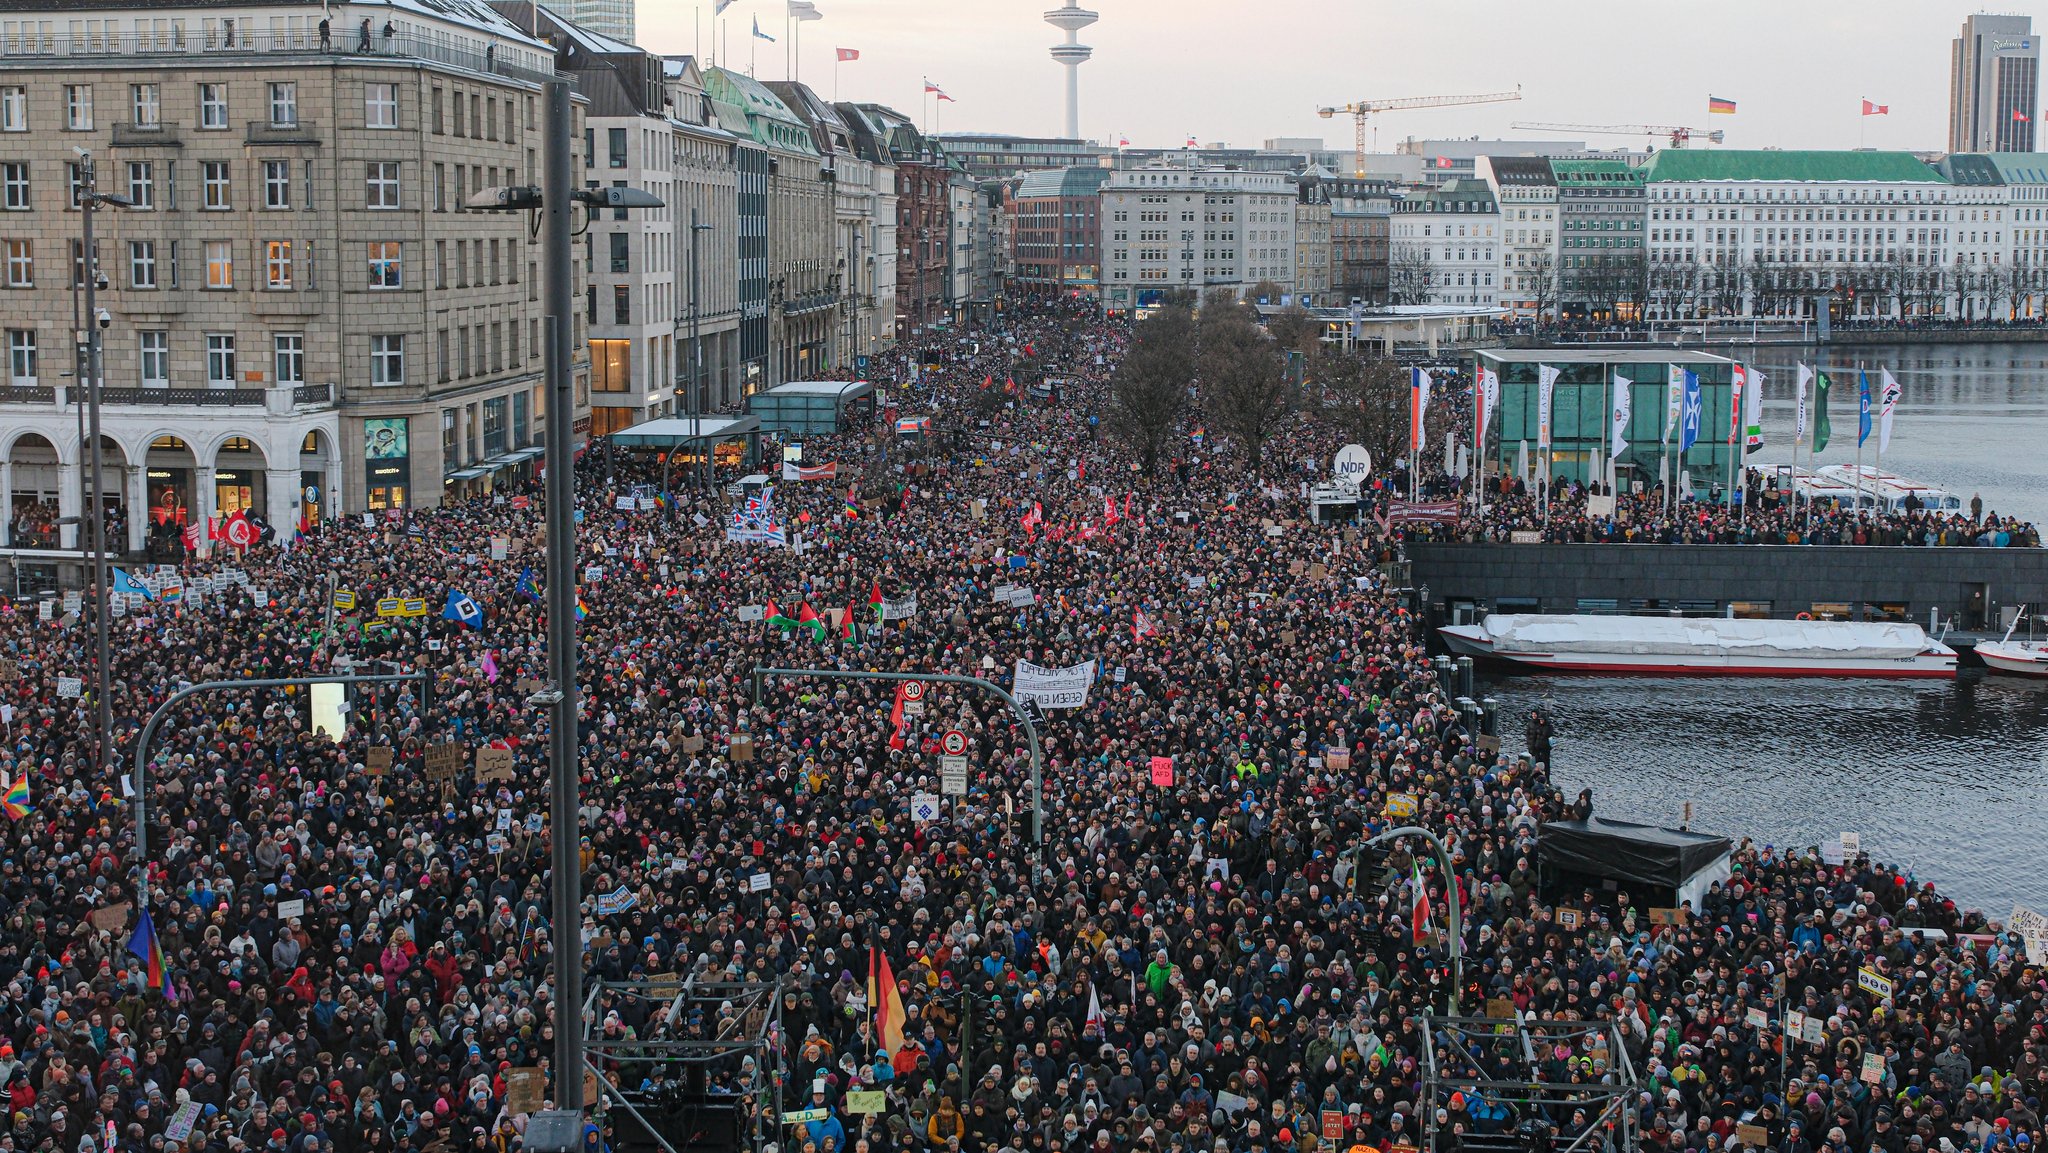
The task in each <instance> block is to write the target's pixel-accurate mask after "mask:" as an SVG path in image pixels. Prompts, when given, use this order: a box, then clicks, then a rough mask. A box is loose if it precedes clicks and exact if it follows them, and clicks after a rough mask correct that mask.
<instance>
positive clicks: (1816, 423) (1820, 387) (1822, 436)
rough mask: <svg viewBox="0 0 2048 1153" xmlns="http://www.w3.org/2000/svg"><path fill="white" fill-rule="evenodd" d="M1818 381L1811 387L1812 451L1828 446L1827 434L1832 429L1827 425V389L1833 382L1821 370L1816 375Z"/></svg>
mask: <svg viewBox="0 0 2048 1153" xmlns="http://www.w3.org/2000/svg"><path fill="white" fill-rule="evenodd" d="M1817 379H1818V380H1819V383H1818V384H1816V385H1814V388H1813V451H1815V452H1819V451H1821V450H1822V449H1824V448H1826V447H1827V446H1828V435H1829V434H1830V433H1831V432H1833V431H1834V430H1833V429H1832V428H1830V427H1829V425H1828V389H1829V388H1830V387H1832V386H1833V384H1834V382H1833V381H1830V380H1829V379H1828V374H1827V373H1825V372H1823V373H1820V374H1819V375H1818V377H1817Z"/></svg>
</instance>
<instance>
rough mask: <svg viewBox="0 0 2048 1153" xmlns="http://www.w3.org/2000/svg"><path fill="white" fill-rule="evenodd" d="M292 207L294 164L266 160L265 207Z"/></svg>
mask: <svg viewBox="0 0 2048 1153" xmlns="http://www.w3.org/2000/svg"><path fill="white" fill-rule="evenodd" d="M291 206H292V162H291V161H289V160H266V161H264V162H263V207H265V208H290V207H291Z"/></svg>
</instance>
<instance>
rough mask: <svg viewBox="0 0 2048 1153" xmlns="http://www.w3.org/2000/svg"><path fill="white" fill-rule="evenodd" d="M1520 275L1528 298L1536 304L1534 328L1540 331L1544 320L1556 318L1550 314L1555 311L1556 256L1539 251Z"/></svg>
mask: <svg viewBox="0 0 2048 1153" xmlns="http://www.w3.org/2000/svg"><path fill="white" fill-rule="evenodd" d="M1520 275H1521V276H1522V277H1523V278H1524V279H1523V282H1522V283H1523V284H1524V285H1525V286H1526V291H1527V293H1528V296H1529V299H1530V300H1531V301H1533V302H1534V303H1535V305H1536V330H1537V331H1538V332H1541V331H1542V330H1543V326H1544V324H1545V323H1546V322H1548V321H1552V320H1555V319H1557V318H1556V317H1555V316H1554V315H1552V314H1553V313H1555V312H1556V311H1557V258H1556V257H1555V256H1552V255H1551V254H1549V253H1548V252H1539V253H1537V254H1536V256H1535V257H1534V258H1533V259H1531V260H1530V261H1529V268H1528V270H1527V271H1526V272H1522V273H1521V274H1520Z"/></svg>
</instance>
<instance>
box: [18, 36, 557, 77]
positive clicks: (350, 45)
mask: <svg viewBox="0 0 2048 1153" xmlns="http://www.w3.org/2000/svg"><path fill="white" fill-rule="evenodd" d="M436 31H438V30H436ZM450 39H456V38H455V37H450ZM460 40H461V42H460V43H443V42H439V41H437V40H435V39H434V38H433V34H432V33H430V34H429V35H426V36H416V35H413V34H410V33H407V32H401V31H397V30H395V29H394V31H393V33H392V35H390V36H386V35H384V34H383V30H382V28H381V27H380V26H377V25H372V26H371V30H370V31H369V33H368V34H367V35H365V34H364V32H363V30H362V29H361V27H360V26H358V27H357V28H354V29H344V28H336V29H335V30H334V34H333V36H332V37H331V39H330V40H329V42H328V43H324V44H323V43H322V42H321V39H320V36H319V34H318V33H317V32H316V31H315V30H314V29H312V28H299V29H295V30H290V31H285V32H275V33H274V32H269V31H254V30H251V29H247V28H244V27H243V26H242V25H240V24H237V23H235V22H234V21H233V20H231V19H223V20H220V21H218V22H209V25H208V26H203V27H200V28H197V29H186V28H175V29H166V30H163V31H160V32H120V33H109V34H105V35H91V34H88V35H83V36H70V35H58V34H52V35H39V34H37V33H35V32H33V31H31V32H27V33H23V32H7V33H5V34H0V66H4V65H7V64H20V63H27V62H31V61H38V60H48V59H51V58H54V57H78V56H187V57H197V58H205V57H220V56H241V57H246V56H273V55H281V54H301V55H304V54H315V55H326V56H365V57H373V56H391V57H398V58H400V59H407V60H428V61H432V62H434V63H437V64H446V65H450V66H452V67H455V68H463V69H467V70H468V71H471V72H483V73H490V74H494V75H498V76H504V77H507V78H508V79H512V80H522V81H526V82H528V83H533V84H539V83H544V82H546V81H549V80H566V81H568V82H569V85H570V87H571V88H572V89H573V88H575V86H576V78H575V77H574V76H572V75H569V74H567V73H561V72H555V71H552V70H550V69H548V68H546V67H545V65H546V64H547V60H546V58H545V57H544V56H543V55H542V54H540V53H535V52H530V51H527V50H524V49H509V50H498V49H497V48H495V47H490V46H486V44H485V41H484V40H483V39H481V37H477V38H471V37H461V38H460ZM471 45H474V46H475V49H474V50H472V48H471ZM508 51H509V52H515V53H520V54H521V55H522V57H523V58H524V59H525V60H527V61H529V62H530V63H531V64H533V65H539V66H540V67H532V66H529V64H528V63H521V62H519V61H508V60H506V59H505V58H504V57H505V56H506V55H507V54H508Z"/></svg>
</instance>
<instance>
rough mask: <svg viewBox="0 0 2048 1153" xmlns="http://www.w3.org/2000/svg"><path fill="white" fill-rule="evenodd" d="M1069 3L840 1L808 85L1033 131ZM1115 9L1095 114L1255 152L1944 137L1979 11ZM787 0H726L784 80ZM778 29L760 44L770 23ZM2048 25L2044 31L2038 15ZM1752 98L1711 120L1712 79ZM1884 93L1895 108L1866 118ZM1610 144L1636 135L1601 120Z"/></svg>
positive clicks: (1601, 4)
mask: <svg viewBox="0 0 2048 1153" xmlns="http://www.w3.org/2000/svg"><path fill="white" fill-rule="evenodd" d="M1063 2H1064V0H817V6H818V10H819V11H820V12H823V13H824V14H825V18H824V19H823V20H820V21H814V22H811V23H808V24H805V25H804V27H803V36H802V57H803V59H802V66H801V69H800V71H801V78H802V79H803V80H805V81H806V82H808V83H810V84H811V85H812V86H813V87H814V88H816V89H817V90H818V91H819V92H820V93H821V94H822V95H824V96H825V97H827V98H828V99H829V98H832V97H833V86H834V78H833V68H834V65H833V49H834V48H835V47H847V48H857V49H859V50H860V54H861V58H860V60H859V61H858V62H855V63H850V64H844V65H839V66H838V98H839V99H842V100H871V101H877V102H880V103H885V104H890V105H893V106H894V107H896V108H898V109H900V110H901V111H903V112H905V113H907V114H910V115H913V116H917V117H919V118H920V119H922V118H923V116H924V113H923V109H924V108H925V107H926V105H925V103H924V99H925V98H924V97H923V95H922V78H923V77H926V76H929V77H930V78H931V79H932V81H933V82H934V83H936V84H938V85H939V86H941V87H942V88H944V89H945V90H946V93H947V94H948V95H950V96H952V97H953V98H954V101H956V102H955V103H947V104H944V105H941V106H939V108H938V113H937V115H938V124H937V128H938V130H939V131H942V132H946V131H960V130H978V131H987V132H1009V133H1015V134H1018V135H1026V136H1054V135H1058V133H1059V131H1060V122H1061V116H1062V100H1063V88H1062V82H1061V70H1060V66H1059V65H1057V64H1055V63H1053V61H1052V59H1051V57H1049V56H1048V55H1047V54H1046V49H1047V48H1049V47H1050V46H1051V45H1052V44H1054V43H1055V42H1056V41H1058V40H1060V39H1061V38H1062V36H1063V34H1062V33H1061V32H1060V31H1059V30H1058V29H1055V28H1053V27H1052V26H1051V25H1048V24H1046V23H1044V22H1043V16H1044V13H1045V11H1046V10H1047V9H1049V8H1055V7H1058V6H1059V4H1060V3H1063ZM1083 6H1084V7H1088V8H1092V9H1094V10H1096V11H1098V12H1100V13H1101V14H1102V19H1101V21H1100V22H1098V23H1096V24H1095V25H1094V26H1092V27H1090V28H1087V29H1084V30H1083V31H1082V32H1081V42H1082V43H1084V44H1088V45H1091V46H1092V47H1094V49H1095V58H1094V59H1093V60H1091V61H1089V62H1088V63H1086V64H1084V65H1082V66H1081V130H1082V134H1083V135H1085V136H1089V137H1093V138H1095V139H1098V140H1103V141H1106V142H1113V141H1114V139H1115V136H1116V134H1118V133H1121V134H1123V135H1125V136H1128V137H1129V138H1130V140H1131V142H1132V144H1134V145H1137V146H1170V145H1177V144H1180V143H1181V142H1182V141H1184V140H1185V139H1186V138H1187V136H1188V135H1189V134H1190V133H1192V134H1194V135H1196V136H1198V137H1200V138H1201V140H1202V141H1203V142H1204V143H1208V142H1212V141H1224V142H1227V143H1229V144H1232V145H1240V146H1242V145H1250V146H1256V145H1257V144H1258V143H1259V142H1260V141H1262V140H1264V139H1266V138H1267V137H1274V136H1320V137H1322V138H1323V139H1324V140H1325V141H1326V142H1327V143H1328V144H1329V146H1330V147H1332V148H1348V147H1350V140H1351V125H1350V122H1349V120H1348V119H1344V118H1340V119H1336V120H1322V119H1319V118H1317V116H1316V115H1315V110H1316V108H1317V107H1319V106H1321V105H1325V104H1342V103H1345V102H1347V101H1352V100H1359V99H1380V98H1387V97H1401V96H1424V95H1441V94H1460V93H1478V92H1492V91H1501V90H1508V89H1512V88H1514V87H1515V86H1516V85H1517V84H1519V85H1521V88H1522V100H1521V101H1520V102H1519V103H1511V104H1492V105H1477V106H1473V107H1466V108H1445V109H1435V110H1427V111H1416V112H1395V113H1387V114H1385V115H1383V116H1380V117H1378V118H1377V123H1378V127H1379V138H1378V150H1379V151H1383V152H1385V151H1392V150H1393V146H1394V144H1395V143H1396V142H1398V141H1399V140H1401V139H1402V138H1404V137H1407V136H1411V135H1412V136H1420V137H1435V136H1472V135H1481V136H1486V137H1488V138H1493V137H1497V136H1510V137H1512V136H1517V135H1520V136H1526V137H1538V136H1545V135H1548V136H1551V137H1555V136H1557V135H1560V134H1557V133H1549V134H1544V133H1532V132H1523V133H1517V132H1514V131H1513V130H1511V129H1510V128H1509V125H1510V124H1511V123H1513V122H1515V121H1562V122H1574V123H1585V124H1620V123H1652V124H1680V125H1691V126H1694V127H1698V128H1720V129H1724V130H1725V131H1726V132H1727V133H1728V139H1727V147H1731V148H1761V147H1784V148H1855V147H1858V146H1859V145H1864V146H1868V147H1872V148H1905V149H1927V150H1934V149H1941V148H1943V147H1945V146H1946V142H1947V129H1946V127H1945V125H1946V123H1947V116H1948V83H1949V50H1950V49H1949V45H1950V42H1951V41H1952V40H1953V39H1954V38H1955V34H1956V32H1957V30H1958V29H1959V28H1960V27H1961V24H1962V21H1963V18H1964V17H1966V16H1967V15H1969V14H1970V13H1971V12H1975V11H1982V10H1985V9H1983V8H1982V7H1981V6H1979V5H1975V4H1969V3H1954V2H1951V0H1861V2H1858V3H1848V2H1845V0H1718V2H1715V3H1707V2H1695V0H1635V2H1633V3H1623V2H1616V0H1569V2H1566V0H1534V2H1531V0H1524V2H1520V3H1515V2H1511V0H1429V2H1427V3H1414V2H1412V0H1405V2H1396V0H1083ZM711 9H712V0H640V8H639V16H638V20H639V40H640V42H641V44H642V45H643V46H644V47H646V48H649V49H651V50H653V51H656V52H664V53H685V52H691V51H695V50H696V49H697V47H698V44H699V40H698V37H699V35H700V33H699V31H698V28H699V27H700V26H701V28H702V32H701V36H702V48H703V54H704V55H705V56H707V57H708V56H711V55H713V49H714V45H713V43H712V42H713V40H714V38H715V36H716V34H715V33H714V31H713V30H712V27H711V25H712V19H711V15H710V13H711ZM783 11H784V4H783V0H737V2H736V3H734V4H733V5H732V6H731V7H730V8H728V9H727V10H726V14H725V18H724V20H723V21H722V23H723V24H724V25H725V30H724V44H725V45H727V46H729V47H730V52H729V53H718V54H719V55H722V56H725V57H726V63H728V64H730V65H732V66H734V67H737V68H740V69H741V70H745V69H746V68H747V67H748V64H749V61H750V58H751V60H752V61H753V63H754V64H755V65H756V67H755V74H756V75H757V76H759V77H760V78H762V79H764V80H776V79H781V78H782V77H783V75H784V42H783V41H784V23H783ZM757 17H758V18H759V20H760V25H761V30H762V31H763V32H767V33H769V34H770V35H773V36H775V37H776V38H777V40H778V43H775V44H770V43H767V42H765V41H762V42H756V41H753V40H752V39H751V27H752V22H753V20H754V19H755V18H757ZM2038 30H2039V29H2037V31H2038ZM1710 93H1711V94H1712V95H1715V96H1720V97H1725V98H1727V99H1730V100H1734V101H1736V102H1737V103H1738V106H1739V107H1738V111H1737V114H1736V115H1733V116H1709V115H1707V111H1706V106H1707V96H1708V95H1709V94H1710ZM1865 97H1868V98H1870V99H1871V100H1874V101H1876V102H1878V103H1879V104H1887V105H1889V106H1890V107H1891V114H1890V115H1888V116H1872V117H1868V118H1865V117H1862V116H1860V115H1859V110H1860V107H1861V105H1860V101H1861V100H1862V99H1863V98H1865ZM1587 139H1589V140H1591V141H1592V142H1594V143H1596V144H1608V145H1615V146H1618V145H1622V144H1633V143H1636V141H1635V140H1634V139H1632V138H1629V137H1620V136H1598V137H1593V136H1589V137H1587Z"/></svg>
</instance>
